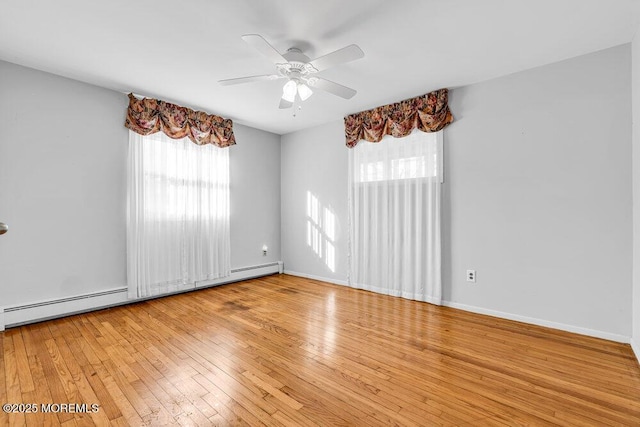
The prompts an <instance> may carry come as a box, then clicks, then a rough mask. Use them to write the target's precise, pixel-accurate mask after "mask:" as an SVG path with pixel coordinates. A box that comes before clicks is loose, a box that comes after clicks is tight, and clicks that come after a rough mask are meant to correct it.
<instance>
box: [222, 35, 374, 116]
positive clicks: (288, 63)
mask: <svg viewBox="0 0 640 427" xmlns="http://www.w3.org/2000/svg"><path fill="white" fill-rule="evenodd" d="M242 40H244V41H245V42H246V43H247V44H249V45H250V46H252V47H254V48H255V49H256V50H258V51H259V52H260V53H261V54H263V55H264V56H266V57H267V58H268V59H270V60H271V61H272V62H273V63H274V64H275V65H276V68H277V70H278V74H263V75H259V76H248V77H240V78H236V79H226V80H220V81H218V83H220V84H221V85H235V84H241V83H251V82H258V81H265V80H277V79H287V82H286V83H285V85H284V86H283V88H282V98H281V99H280V108H281V109H284V108H291V107H293V105H294V104H295V103H296V102H297V101H298V100H300V101H305V100H306V99H308V98H309V97H310V96H311V95H312V94H313V90H312V89H311V88H318V89H321V90H324V91H326V92H329V93H331V94H333V95H337V96H339V97H341V98H344V99H350V98H352V97H353V96H354V95H355V94H356V91H355V90H354V89H351V88H349V87H346V86H342V85H340V84H338V83H334V82H332V81H330V80H327V79H323V78H322V77H318V76H316V75H315V74H316V73H318V72H319V71H323V70H326V69H327V68H330V67H334V66H336V65H339V64H344V63H346V62H351V61H354V60H356V59H360V58H362V57H364V52H362V49H360V48H359V47H358V46H357V45H355V44H352V45H349V46H347V47H343V48H342V49H338V50H336V51H334V52H331V53H328V54H326V55H324V56H321V57H319V58H316V59H314V60H313V61H311V60H310V58H309V57H308V56H306V55H305V54H303V53H302V51H300V49H297V48H295V47H292V48H290V49H289V50H287V52H286V53H284V54H280V52H278V51H277V50H276V49H275V48H274V47H273V46H271V45H270V44H269V43H268V42H267V41H266V40H265V39H264V38H263V37H262V36H260V35H258V34H246V35H244V36H242Z"/></svg>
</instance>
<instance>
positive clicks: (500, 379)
mask: <svg viewBox="0 0 640 427" xmlns="http://www.w3.org/2000/svg"><path fill="white" fill-rule="evenodd" d="M0 398H1V399H0V400H2V401H3V403H4V402H5V401H6V402H12V403H78V404H81V403H89V404H90V403H96V404H98V405H100V410H99V412H98V413H96V414H82V413H76V414H74V413H69V412H64V411H62V412H59V413H56V414H42V413H40V414H4V413H1V414H0V425H6V424H10V425H14V424H15V425H74V426H75V425H79V426H83V425H136V426H137V425H145V424H146V425H203V426H209V425H219V426H229V425H232V426H236V425H237V426H317V425H320V426H327V425H342V426H353V425H367V426H389V425H398V426H422V425H434V426H483V425H487V426H511V425H536V426H544V425H568V426H573V425H575V426H609V425H612V426H614V425H615V426H620V425H622V426H626V425H640V367H639V366H638V363H637V361H636V359H635V356H634V355H633V352H632V351H631V349H630V347H629V346H628V345H624V344H619V343H614V342H610V341H606V340H601V339H596V338H591V337H584V336H580V335H576V334H571V333H567V332H563V331H557V330H553V329H549V328H543V327H537V326H533V325H527V324H522V323H518V322H514V321H508V320H503V319H497V318H493V317H487V316H482V315H478V314H473V313H468V312H463V311H460V310H456V309H452V308H446V307H437V306H434V305H430V304H425V303H420V302H415V301H408V300H404V299H400V298H394V297H389V296H385V295H379V294H374V293H370V292H365V291H361V290H356V289H351V288H347V287H342V286H337V285H331V284H327V283H323V282H319V281H315V280H312V279H303V278H297V277H292V276H287V275H273V276H267V277H263V278H258V279H253V280H248V281H244V282H239V283H235V284H231V285H226V286H219V287H216V288H210V289H204V290H200V291H197V292H192V293H187V294H179V295H174V296H170V297H165V298H159V299H154V300H149V301H145V302H139V303H136V304H132V305H129V306H122V307H117V308H112V309H108V310H102V311H97V312H93V313H86V314H81V315H77V316H72V317H69V318H65V319H58V320H54V321H49V322H43V323H40V324H34V325H29V326H23V327H19V328H15V329H11V330H8V331H5V332H3V333H0ZM13 401H15V402H13ZM27 401H29V402H27ZM30 401H35V402H30Z"/></svg>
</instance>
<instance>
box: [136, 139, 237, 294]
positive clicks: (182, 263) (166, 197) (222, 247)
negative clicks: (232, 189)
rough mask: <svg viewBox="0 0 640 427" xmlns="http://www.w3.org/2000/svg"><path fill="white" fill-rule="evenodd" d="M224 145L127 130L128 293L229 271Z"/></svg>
mask: <svg viewBox="0 0 640 427" xmlns="http://www.w3.org/2000/svg"><path fill="white" fill-rule="evenodd" d="M229 254H230V242H229V149H228V148H218V147H215V146H213V145H204V146H198V145H196V144H194V143H193V142H191V141H190V140H188V139H186V138H185V139H179V140H175V139H171V138H169V137H167V136H166V135H165V134H164V133H162V132H158V133H155V134H153V135H149V136H142V135H139V134H137V133H135V132H132V131H129V164H128V217H127V281H128V286H129V297H131V298H135V297H145V296H151V295H158V294H162V293H167V292H173V291H176V290H180V289H185V288H190V287H195V286H196V282H199V281H206V280H212V279H216V278H219V277H223V276H227V275H229V274H230V269H231V266H230V257H229Z"/></svg>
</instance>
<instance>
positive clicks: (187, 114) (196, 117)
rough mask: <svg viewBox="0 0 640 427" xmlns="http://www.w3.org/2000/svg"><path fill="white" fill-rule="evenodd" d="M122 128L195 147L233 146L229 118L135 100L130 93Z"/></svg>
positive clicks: (234, 140) (231, 124) (165, 103)
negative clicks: (185, 140) (184, 140)
mask: <svg viewBox="0 0 640 427" xmlns="http://www.w3.org/2000/svg"><path fill="white" fill-rule="evenodd" d="M124 125H125V127H127V128H129V129H131V130H132V131H134V132H136V133H139V134H140V135H151V134H154V133H156V132H160V131H162V132H164V133H165V134H166V135H167V136H168V137H170V138H174V139H180V138H184V137H185V136H186V137H188V138H189V139H190V140H191V141H193V142H195V143H196V144H198V145H204V144H213V145H215V146H218V147H228V146H230V145H234V144H235V143H236V138H235V136H234V135H233V122H232V121H231V120H229V119H224V118H222V117H220V116H215V115H211V114H207V113H204V112H202V111H194V110H192V109H190V108H186V107H181V106H179V105H176V104H170V103H168V102H164V101H159V100H157V99H151V98H143V99H138V98H136V97H135V96H133V94H131V93H130V94H129V108H128V109H127V120H126V121H125V123H124Z"/></svg>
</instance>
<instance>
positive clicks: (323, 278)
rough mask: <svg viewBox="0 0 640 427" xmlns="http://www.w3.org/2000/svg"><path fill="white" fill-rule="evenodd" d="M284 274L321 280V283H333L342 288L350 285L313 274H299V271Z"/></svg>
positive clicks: (343, 281)
mask: <svg viewBox="0 0 640 427" xmlns="http://www.w3.org/2000/svg"><path fill="white" fill-rule="evenodd" d="M284 274H289V275H291V276H298V277H304V278H305V279H313V280H319V281H321V282H327V283H333V284H334V285H342V286H348V285H349V284H348V283H347V281H346V280H338V279H330V278H328V277H321V276H314V275H313V274H306V273H299V272H297V271H291V270H286V269H285V270H284Z"/></svg>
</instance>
